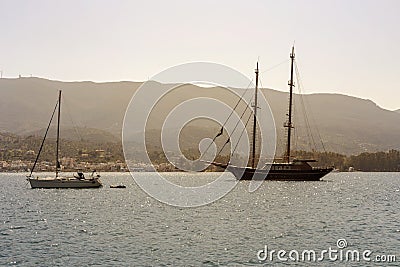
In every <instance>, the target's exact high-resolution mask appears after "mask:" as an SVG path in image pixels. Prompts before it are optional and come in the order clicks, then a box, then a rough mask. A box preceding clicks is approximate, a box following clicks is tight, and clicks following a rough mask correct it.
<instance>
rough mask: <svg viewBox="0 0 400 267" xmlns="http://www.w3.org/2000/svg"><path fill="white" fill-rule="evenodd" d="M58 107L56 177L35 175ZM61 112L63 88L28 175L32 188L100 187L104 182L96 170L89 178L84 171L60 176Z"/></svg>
mask: <svg viewBox="0 0 400 267" xmlns="http://www.w3.org/2000/svg"><path fill="white" fill-rule="evenodd" d="M57 107H58V116H57V143H56V168H55V177H39V176H36V177H33V176H32V173H33V171H34V170H35V167H36V163H37V161H38V159H39V156H40V152H41V151H42V148H43V145H44V141H45V140H46V137H47V133H48V131H49V128H50V125H51V121H52V120H53V117H54V113H55V111H56V108H57ZM60 112H61V90H60V91H59V94H58V101H57V104H56V106H55V107H54V111H53V114H52V115H51V119H50V122H49V125H48V126H47V129H46V132H45V134H44V138H43V141H42V144H41V146H40V149H39V153H38V155H37V157H36V160H35V163H34V164H33V167H32V169H31V172H30V174H29V175H28V176H27V180H28V181H29V183H30V185H31V187H32V188H98V187H101V186H102V184H101V182H100V175H99V174H96V171H93V172H92V174H91V175H90V176H89V177H88V178H87V177H85V175H84V174H83V173H82V172H78V173H77V175H74V176H71V177H68V176H65V177H64V176H60V175H59V171H60V169H61V168H60V167H61V165H60V161H59V157H58V152H59V149H58V148H59V141H60Z"/></svg>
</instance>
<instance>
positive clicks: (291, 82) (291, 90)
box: [285, 46, 295, 163]
mask: <svg viewBox="0 0 400 267" xmlns="http://www.w3.org/2000/svg"><path fill="white" fill-rule="evenodd" d="M294 57H295V54H294V46H293V47H292V53H291V54H290V59H291V67H290V81H289V84H288V85H289V89H290V90H289V91H290V92H289V114H288V122H287V124H286V125H285V127H287V128H288V130H287V147H286V159H287V162H288V163H289V162H290V139H291V134H292V128H293V125H292V106H293V87H294V82H293V65H294Z"/></svg>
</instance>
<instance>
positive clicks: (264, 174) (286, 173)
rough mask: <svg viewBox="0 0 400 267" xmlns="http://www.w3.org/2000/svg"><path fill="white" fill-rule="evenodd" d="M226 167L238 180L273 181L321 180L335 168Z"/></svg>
mask: <svg viewBox="0 0 400 267" xmlns="http://www.w3.org/2000/svg"><path fill="white" fill-rule="evenodd" d="M226 169H227V170H228V171H229V172H231V173H232V174H233V175H234V176H235V177H236V179H237V180H253V179H256V180H273V181H320V180H321V178H322V177H324V176H325V175H327V174H328V173H330V172H331V171H332V170H333V168H315V169H311V170H270V171H268V170H259V169H253V168H243V167H236V166H232V165H228V166H227V167H226Z"/></svg>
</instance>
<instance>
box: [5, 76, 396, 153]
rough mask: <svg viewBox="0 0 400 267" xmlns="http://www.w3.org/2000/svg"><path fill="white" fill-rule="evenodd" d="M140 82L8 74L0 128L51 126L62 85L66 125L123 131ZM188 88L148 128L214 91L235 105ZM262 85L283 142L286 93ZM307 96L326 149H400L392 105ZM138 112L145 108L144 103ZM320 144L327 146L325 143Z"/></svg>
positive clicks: (300, 130) (301, 128)
mask: <svg viewBox="0 0 400 267" xmlns="http://www.w3.org/2000/svg"><path fill="white" fill-rule="evenodd" d="M140 85H142V83H141V82H131V81H121V82H101V83H98V82H92V81H77V82H61V81H55V80H47V79H43V78H16V79H6V78H3V79H0V113H1V114H2V120H0V131H3V132H11V133H15V134H19V135H26V134H28V133H29V132H33V131H38V130H41V129H44V128H46V127H47V123H48V120H49V119H50V115H51V112H52V110H53V108H54V105H55V103H56V100H57V91H58V90H63V103H62V104H63V105H62V108H63V112H62V120H61V123H62V125H63V126H62V127H63V128H64V127H66V128H68V127H69V128H71V127H73V126H78V127H80V128H94V129H99V130H101V131H105V132H109V133H110V134H112V135H114V136H121V132H122V125H123V119H124V115H125V110H126V108H127V106H128V104H129V101H130V99H131V97H132V95H133V94H134V93H135V92H136V90H137V88H139V86H140ZM162 87H163V85H162V84H158V83H156V82H154V84H152V87H151V90H150V91H149V94H153V93H154V94H156V93H158V92H160V91H162ZM184 89H185V90H183V89H182V90H181V91H179V90H178V93H177V94H176V96H175V97H174V98H171V100H170V101H165V103H161V104H160V108H159V109H158V111H157V112H158V113H155V115H154V118H153V120H150V122H149V128H151V129H156V130H157V129H160V127H161V125H162V118H164V117H165V114H168V112H169V111H170V110H171V107H173V106H174V105H176V104H179V103H181V102H182V101H183V100H185V99H190V98H193V97H196V96H209V97H212V98H215V99H220V100H223V101H226V102H228V103H229V104H230V105H231V106H232V107H233V106H234V103H235V101H236V100H235V98H234V97H230V96H227V95H226V91H224V90H222V89H221V88H218V87H215V88H212V90H210V89H209V88H208V89H204V88H201V87H197V86H194V85H187V86H186V87H185V88H184ZM237 90H241V89H237ZM261 91H262V93H263V94H264V96H265V97H266V98H267V99H268V101H269V104H270V106H271V110H272V113H273V114H274V118H275V123H276V129H277V134H278V146H282V144H283V143H284V130H283V127H282V125H283V122H284V120H285V114H286V112H287V93H286V92H282V91H278V90H274V89H264V88H263V89H261ZM302 98H303V101H304V102H305V103H306V105H305V106H306V110H307V111H308V112H307V114H309V119H310V121H312V122H313V123H312V125H311V127H310V128H311V131H313V134H314V135H315V136H318V135H321V137H322V139H323V140H324V143H325V146H326V150H329V151H334V152H338V153H344V154H357V153H360V152H365V151H369V152H373V151H378V150H388V149H391V148H393V149H400V141H399V140H398V135H399V133H400V110H397V111H396V112H393V111H389V110H386V109H384V108H381V107H380V106H378V105H377V104H376V103H374V102H373V101H371V100H369V99H362V98H358V97H354V96H346V95H343V94H338V93H313V94H306V95H303V96H302ZM301 101H302V99H301V98H300V96H299V95H294V107H295V109H294V122H295V126H296V127H297V128H296V132H297V134H298V140H302V139H305V137H306V130H305V129H306V128H307V127H305V126H306V123H305V122H302V117H301V116H300V114H301V113H302V112H301V110H299V108H301V106H302V105H301ZM137 112H141V106H140V104H139V106H138V107H137ZM73 118H75V119H73ZM74 120H75V121H74ZM205 126H206V127H208V125H206V124H202V127H205ZM214 128H215V125H214ZM214 128H213V129H214ZM316 129H318V130H319V132H318V131H316ZM193 134H195V133H193ZM195 139H196V138H195ZM297 149H304V150H310V148H309V147H307V146H306V145H304V144H303V141H299V147H297ZM317 149H319V150H321V149H322V148H321V146H320V147H319V148H317Z"/></svg>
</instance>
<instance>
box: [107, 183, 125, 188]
mask: <svg viewBox="0 0 400 267" xmlns="http://www.w3.org/2000/svg"><path fill="white" fill-rule="evenodd" d="M110 188H126V186H125V185H123V184H118V185H110Z"/></svg>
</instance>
